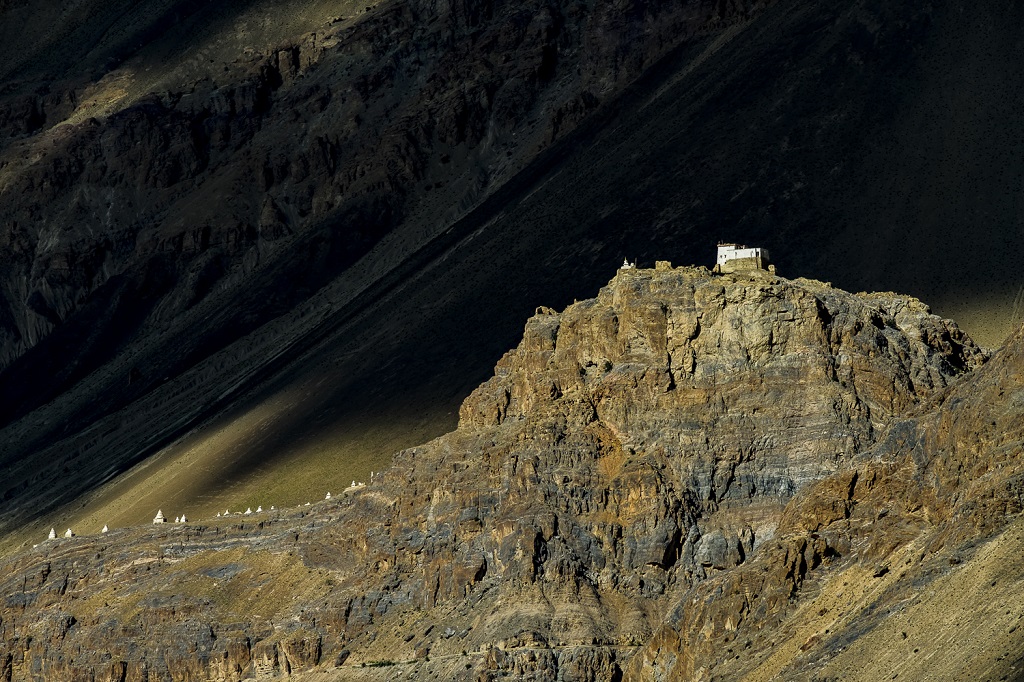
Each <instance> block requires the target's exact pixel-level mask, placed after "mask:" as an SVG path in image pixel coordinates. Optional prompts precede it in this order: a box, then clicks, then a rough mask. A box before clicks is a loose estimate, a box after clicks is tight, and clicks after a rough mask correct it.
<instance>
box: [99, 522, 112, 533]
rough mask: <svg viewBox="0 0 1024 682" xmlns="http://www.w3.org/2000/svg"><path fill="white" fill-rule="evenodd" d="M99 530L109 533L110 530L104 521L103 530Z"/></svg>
mask: <svg viewBox="0 0 1024 682" xmlns="http://www.w3.org/2000/svg"><path fill="white" fill-rule="evenodd" d="M100 532H101V533H109V532H110V529H109V528H107V524H105V523H104V524H103V530H101V531H100Z"/></svg>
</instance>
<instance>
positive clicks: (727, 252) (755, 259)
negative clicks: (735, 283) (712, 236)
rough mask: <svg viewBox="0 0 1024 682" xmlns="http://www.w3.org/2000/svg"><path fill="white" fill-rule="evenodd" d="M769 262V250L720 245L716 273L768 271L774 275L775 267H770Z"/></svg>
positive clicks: (745, 246)
mask: <svg viewBox="0 0 1024 682" xmlns="http://www.w3.org/2000/svg"><path fill="white" fill-rule="evenodd" d="M769 260H770V257H769V255H768V249H763V248H761V247H758V246H747V245H746V244H719V245H718V259H717V260H716V261H715V269H714V271H715V272H718V273H729V272H738V271H740V270H767V271H768V272H773V273H774V272H775V266H774V265H770V264H769Z"/></svg>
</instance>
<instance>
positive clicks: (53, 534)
mask: <svg viewBox="0 0 1024 682" xmlns="http://www.w3.org/2000/svg"><path fill="white" fill-rule="evenodd" d="M373 474H374V472H372V471H371V472H370V480H371V481H372V480H373ZM365 485H366V484H365V483H363V482H362V481H359V482H358V483H356V482H355V481H352V485H350V486H349V488H361V487H363V486H365ZM324 499H325V500H329V499H331V493H330V491H328V492H327V496H326V497H324ZM309 505H310V503H309V502H307V503H306V506H307V507H308V506H309ZM299 506H302V505H299ZM276 509H277V508H276V507H274V506H273V505H271V506H270V511H276ZM262 511H263V507H262V506H257V507H256V511H255V512H253V510H252V507H249V508H248V509H246V510H245V511H244V512H235V513H236V514H243V515H248V514H253V513H256V514H259V513H260V512H262ZM222 516H231V511H230V510H228V509H225V510H224V513H223V514H221V513H220V512H217V518H221V517H222ZM174 522H175V523H188V519H187V518H186V517H185V515H184V514H182V515H181V516H175V517H174ZM153 523H167V517H165V516H164V510H163V509H158V510H157V512H156V516H154V517H153ZM109 530H110V529H109V528H107V526H106V524H104V526H103V530H101V531H100V532H101V533H106V532H108V531H109ZM64 537H66V538H73V537H75V532H74V531H73V530H71V529H70V528H68V529H67V530H66V531H64ZM56 538H57V529H56V528H51V529H50V535H49V536H48V539H49V540H55V539H56Z"/></svg>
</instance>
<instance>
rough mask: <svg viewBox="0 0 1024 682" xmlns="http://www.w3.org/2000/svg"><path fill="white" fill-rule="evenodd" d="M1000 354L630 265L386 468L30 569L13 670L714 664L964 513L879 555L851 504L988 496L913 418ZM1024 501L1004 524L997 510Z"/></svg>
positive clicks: (868, 298)
mask: <svg viewBox="0 0 1024 682" xmlns="http://www.w3.org/2000/svg"><path fill="white" fill-rule="evenodd" d="M1003 360H1004V362H1003V366H1004V367H1005V366H1006V362H1008V361H1007V360H1006V357H1005V356H1003ZM984 361H985V356H984V355H983V354H982V353H981V352H980V351H979V350H978V349H977V348H976V347H975V346H974V344H973V343H972V342H971V341H970V339H969V338H967V337H966V336H965V335H964V334H963V333H962V332H961V331H960V330H959V329H958V328H957V327H956V325H955V324H953V323H951V322H949V321H948V320H941V319H939V318H937V317H935V316H933V315H931V314H929V312H928V310H927V308H926V307H925V306H924V305H923V304H921V303H920V302H918V301H916V300H914V299H911V298H908V297H903V296H898V295H895V294H871V295H867V294H864V295H852V294H849V293H846V292H843V291H840V290H837V289H833V288H832V287H830V286H829V285H827V284H823V283H820V282H814V281H810V280H793V281H790V280H786V279H783V278H779V277H776V276H774V275H771V274H769V273H765V272H757V271H754V272H749V273H740V274H733V275H726V276H713V275H712V274H711V273H709V272H708V271H707V270H705V269H702V268H698V269H690V268H677V269H659V270H623V271H620V272H619V274H618V275H617V276H616V277H615V278H614V279H613V280H612V282H611V283H610V284H609V285H608V286H607V287H605V288H604V289H602V290H601V292H600V294H599V295H598V296H597V298H595V299H591V300H586V301H581V302H577V303H575V304H573V305H571V306H569V307H568V308H567V309H566V310H564V311H563V312H561V313H558V312H556V311H554V310H550V309H539V310H538V311H537V314H536V315H535V316H534V317H532V318H531V319H530V320H529V321H528V322H527V324H526V329H525V332H524V336H523V340H522V342H521V343H520V345H519V346H518V347H517V348H516V349H515V350H512V351H510V352H509V353H507V354H506V355H505V357H504V358H502V360H501V361H500V362H499V363H498V365H497V368H496V370H495V375H494V376H493V377H492V378H491V379H490V380H488V381H487V382H486V383H485V384H483V385H482V386H480V387H479V388H478V389H477V390H476V391H474V392H473V393H472V395H470V396H469V397H468V398H467V399H466V400H465V402H464V404H463V406H462V409H461V412H460V423H459V427H458V429H457V430H456V431H454V432H452V433H450V434H448V435H446V436H443V437H441V438H438V439H436V440H434V441H431V442H430V443H427V444H425V445H422V446H419V447H416V448H412V449H409V450H406V451H403V452H401V453H399V454H398V455H397V456H396V458H395V463H394V465H393V466H392V467H391V468H390V469H389V470H388V471H386V472H384V473H383V474H382V475H380V476H378V477H375V478H374V479H373V480H372V481H371V482H370V484H369V485H368V486H365V487H361V488H353V489H350V490H348V491H346V492H345V494H344V495H342V496H337V498H336V499H332V500H329V501H324V502H321V503H319V504H317V505H315V506H312V507H304V508H301V509H300V510H293V511H290V512H274V513H273V514H267V515H262V516H258V517H228V518H222V519H217V520H215V521H214V520H211V521H209V522H201V523H198V524H188V525H185V526H178V527H173V528H166V529H165V528H139V529H125V530H121V531H116V532H114V533H111V534H107V535H103V536H83V537H79V538H75V539H72V540H60V541H49V542H47V543H44V544H41V545H40V546H39V547H37V548H35V549H33V550H31V551H28V552H25V553H23V554H20V555H18V556H15V557H12V558H10V559H8V560H7V562H6V567H5V571H4V573H5V575H7V576H9V577H8V578H7V579H6V581H5V583H4V586H3V589H4V592H5V594H7V595H9V596H8V598H7V601H6V602H5V606H4V609H3V612H2V613H0V619H2V620H0V627H2V632H0V635H2V642H3V646H4V648H5V650H6V651H5V653H3V655H2V656H0V662H2V663H3V668H2V669H3V671H4V674H5V675H6V676H7V677H8V678H9V679H34V680H74V679H96V680H143V679H146V680H154V679H159V680H186V679H188V680H236V679H251V678H256V679H261V678H267V677H276V676H286V675H300V674H301V675H305V676H307V677H308V678H309V679H362V678H365V679H394V676H395V675H399V674H400V675H403V676H406V675H408V676H411V677H417V676H419V677H423V676H429V675H436V676H439V677H440V678H444V679H473V680H478V679H538V680H541V679H562V680H591V679H620V678H622V677H623V676H624V675H630V676H634V677H636V678H638V679H646V678H665V679H670V678H671V679H678V678H680V677H682V678H683V679H687V678H694V679H703V678H705V677H708V676H709V675H710V674H711V673H712V672H714V670H715V666H719V667H722V666H725V663H724V662H723V661H724V659H725V658H726V656H725V654H724V652H723V650H722V646H724V645H726V644H728V643H730V642H732V641H733V640H734V639H735V638H736V637H737V636H738V634H737V633H740V632H743V633H745V632H747V631H750V632H752V633H755V634H756V633H761V635H760V636H762V637H767V635H765V634H764V633H765V632H770V631H771V628H772V627H774V626H776V625H778V624H779V623H781V622H783V621H784V620H785V618H787V617H788V616H789V615H790V614H791V612H792V611H793V604H795V603H797V602H798V601H799V599H800V598H801V594H802V592H801V590H802V589H804V585H805V583H808V582H813V580H814V578H815V576H818V575H822V574H824V573H827V572H829V571H842V570H846V568H848V567H849V566H852V565H856V564H857V563H858V562H861V561H865V560H867V561H879V560H883V559H884V558H885V556H887V555H888V554H889V553H891V552H893V551H894V549H895V548H897V547H899V546H901V545H904V544H906V542H908V541H909V539H910V538H911V537H913V536H914V533H916V534H918V535H919V534H920V533H922V532H924V530H925V529H926V527H928V525H929V524H936V523H940V522H941V518H944V517H943V516H942V514H946V515H948V514H952V513H955V512H953V511H952V510H953V509H964V508H965V507H964V506H963V504H960V506H957V505H956V504H953V503H952V502H950V503H949V504H947V505H946V506H942V509H943V510H946V511H944V512H942V514H939V513H938V511H936V512H935V513H936V515H935V516H934V517H930V518H928V519H922V518H918V519H917V521H916V524H917V525H916V526H914V527H913V528H912V529H911V531H913V532H910V531H908V530H907V528H908V526H907V525H906V524H903V525H900V526H899V527H898V530H899V532H896V531H894V532H893V533H891V534H890V535H888V536H886V538H885V539H884V540H882V539H880V538H876V540H877V542H876V543H875V545H877V546H871V547H864V546H863V544H864V543H863V542H862V540H861V539H862V538H863V537H865V535H864V533H866V532H867V530H865V528H866V526H865V524H863V523H861V524H859V525H858V523H857V522H856V521H857V519H859V518H861V516H864V515H866V514H868V510H869V509H874V508H875V507H873V506H872V505H871V504H862V501H863V500H867V499H875V498H874V497H872V496H875V497H877V496H879V495H883V494H884V495H889V496H895V497H897V498H899V496H900V495H901V494H902V493H903V492H905V491H907V490H909V489H910V488H914V490H916V491H917V492H916V493H915V496H916V497H913V498H907V500H906V510H910V511H907V512H906V513H912V512H913V513H918V516H919V517H920V516H921V514H920V513H919V512H920V510H921V506H920V505H918V506H916V507H915V506H914V504H913V503H912V499H921V498H922V497H923V496H925V492H924V491H931V492H930V493H929V494H930V495H931V497H930V498H929V499H932V500H938V499H944V500H945V499H951V498H950V492H949V491H950V490H958V491H960V490H963V489H964V487H963V484H962V482H958V481H955V480H951V479H949V478H948V476H947V475H946V474H945V473H943V472H948V471H949V469H950V467H949V466H948V465H943V466H942V467H939V468H938V469H935V473H934V474H930V475H929V476H928V477H918V478H917V479H913V477H910V478H907V477H904V478H900V475H901V474H900V472H903V473H904V474H905V473H906V468H907V467H909V468H910V469H913V468H914V467H917V466H923V467H925V468H926V469H928V467H929V466H930V465H929V464H928V463H927V462H928V458H927V455H923V454H920V453H919V449H920V448H924V452H932V451H933V450H932V448H933V446H931V445H929V444H928V443H929V438H939V439H941V438H954V440H955V439H956V436H953V435H951V434H954V433H956V432H957V428H953V427H947V428H939V432H938V434H937V435H935V436H928V437H914V436H913V435H912V434H915V433H917V431H916V430H915V429H916V428H917V427H916V426H915V425H916V424H917V423H918V422H916V421H914V419H913V418H911V415H913V414H915V413H921V414H926V415H927V419H932V420H938V422H928V423H938V424H942V423H944V422H943V419H947V420H948V419H950V417H945V418H944V417H942V416H933V415H942V414H943V410H944V409H947V407H948V406H951V405H956V404H958V403H956V402H955V401H956V398H955V397H954V398H950V397H949V396H955V395H956V388H954V389H952V391H953V392H952V393H950V392H949V390H950V389H949V388H948V387H949V386H950V384H951V383H953V382H956V381H958V377H960V376H961V375H964V374H967V373H970V372H972V371H973V370H975V369H976V368H978V367H979V366H981V365H982V364H983V362H984ZM986 371H988V368H987V367H986V368H984V369H983V370H982V372H986ZM981 376H987V377H990V378H991V377H996V378H995V379H990V380H991V381H993V382H995V383H994V384H993V386H994V385H995V384H997V383H1000V382H1002V381H1004V379H1005V376H1004V375H1003V374H1000V373H999V371H998V370H996V371H994V372H988V374H983V375H981ZM960 385H965V384H960ZM992 390H995V389H994V388H993V389H992ZM986 395H987V393H986ZM935 401H939V402H940V403H941V404H940V406H939V408H938V412H935V411H934V410H935V408H934V407H932V403H933V402H935ZM950 401H953V402H950ZM928 409H932V410H933V411H932V412H928V411H927V410H928ZM977 409H983V408H982V406H978V407H977ZM954 412H955V414H957V415H959V414H963V413H960V412H959V411H957V410H954ZM921 423H922V424H923V423H925V422H921ZM908 424H909V426H908ZM894 425H895V426H894ZM921 428H922V429H924V430H923V431H922V433H925V434H928V433H930V431H928V428H929V427H921ZM986 432H987V430H986ZM908 434H910V435H908ZM976 442H981V441H976ZM940 447H941V446H940ZM985 447H987V446H985V445H984V443H983V442H981V448H982V452H983V451H984V448H985ZM908 453H911V454H908ZM977 457H978V458H980V459H979V463H978V464H976V466H981V464H980V461H981V460H982V459H984V457H985V455H983V454H978V455H977ZM901 458H902V459H901ZM900 467H903V469H901V468H900ZM897 480H899V481H902V483H901V484H900V486H897V484H896V481H897ZM910 480H912V481H913V482H912V483H908V481H910ZM1000 480H1001V479H1000ZM915 486H916V487H915ZM992 486H996V487H998V486H997V484H996V483H995V482H993V483H992ZM992 486H990V489H991V488H992ZM1000 490H1002V489H1000ZM880 491H881V492H880ZM992 499H1005V496H1004V497H1000V496H999V495H994V496H992ZM933 507H934V508H935V509H936V510H938V507H935V506H934V504H933ZM904 511H905V510H902V509H901V510H899V511H898V513H897V512H896V511H894V512H893V513H892V516H893V517H894V518H896V517H898V518H900V519H902V518H903V516H904ZM1011 511H1012V510H1011V509H1009V508H1000V509H998V510H994V511H992V513H985V514H983V516H984V517H985V518H990V517H991V518H992V519H994V520H993V521H992V523H991V524H990V525H989V526H985V528H988V529H989V530H991V529H992V528H996V527H998V526H999V525H1000V521H999V520H998V518H999V515H1001V514H1002V515H1005V514H1006V513H1008V512H1011ZM872 518H873V517H872ZM843 523H845V524H846V525H845V526H841V525H836V524H843ZM978 528H981V526H978ZM978 532H980V531H977V532H971V533H966V535H965V536H972V537H973V536H975V535H977V534H978ZM858 533H859V534H858ZM936 551H937V550H936ZM750 641H751V642H752V643H751V645H750V646H754V645H755V643H756V644H757V645H758V646H767V643H766V641H764V640H762V639H758V638H757V636H755V635H751V637H750ZM731 655H732V654H729V656H730V657H731ZM750 660H753V659H750ZM722 669H725V668H724V667H723V668H722Z"/></svg>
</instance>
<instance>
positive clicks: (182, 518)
mask: <svg viewBox="0 0 1024 682" xmlns="http://www.w3.org/2000/svg"><path fill="white" fill-rule="evenodd" d="M181 522H182V523H188V519H186V518H185V515H184V514H182V515H181Z"/></svg>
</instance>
